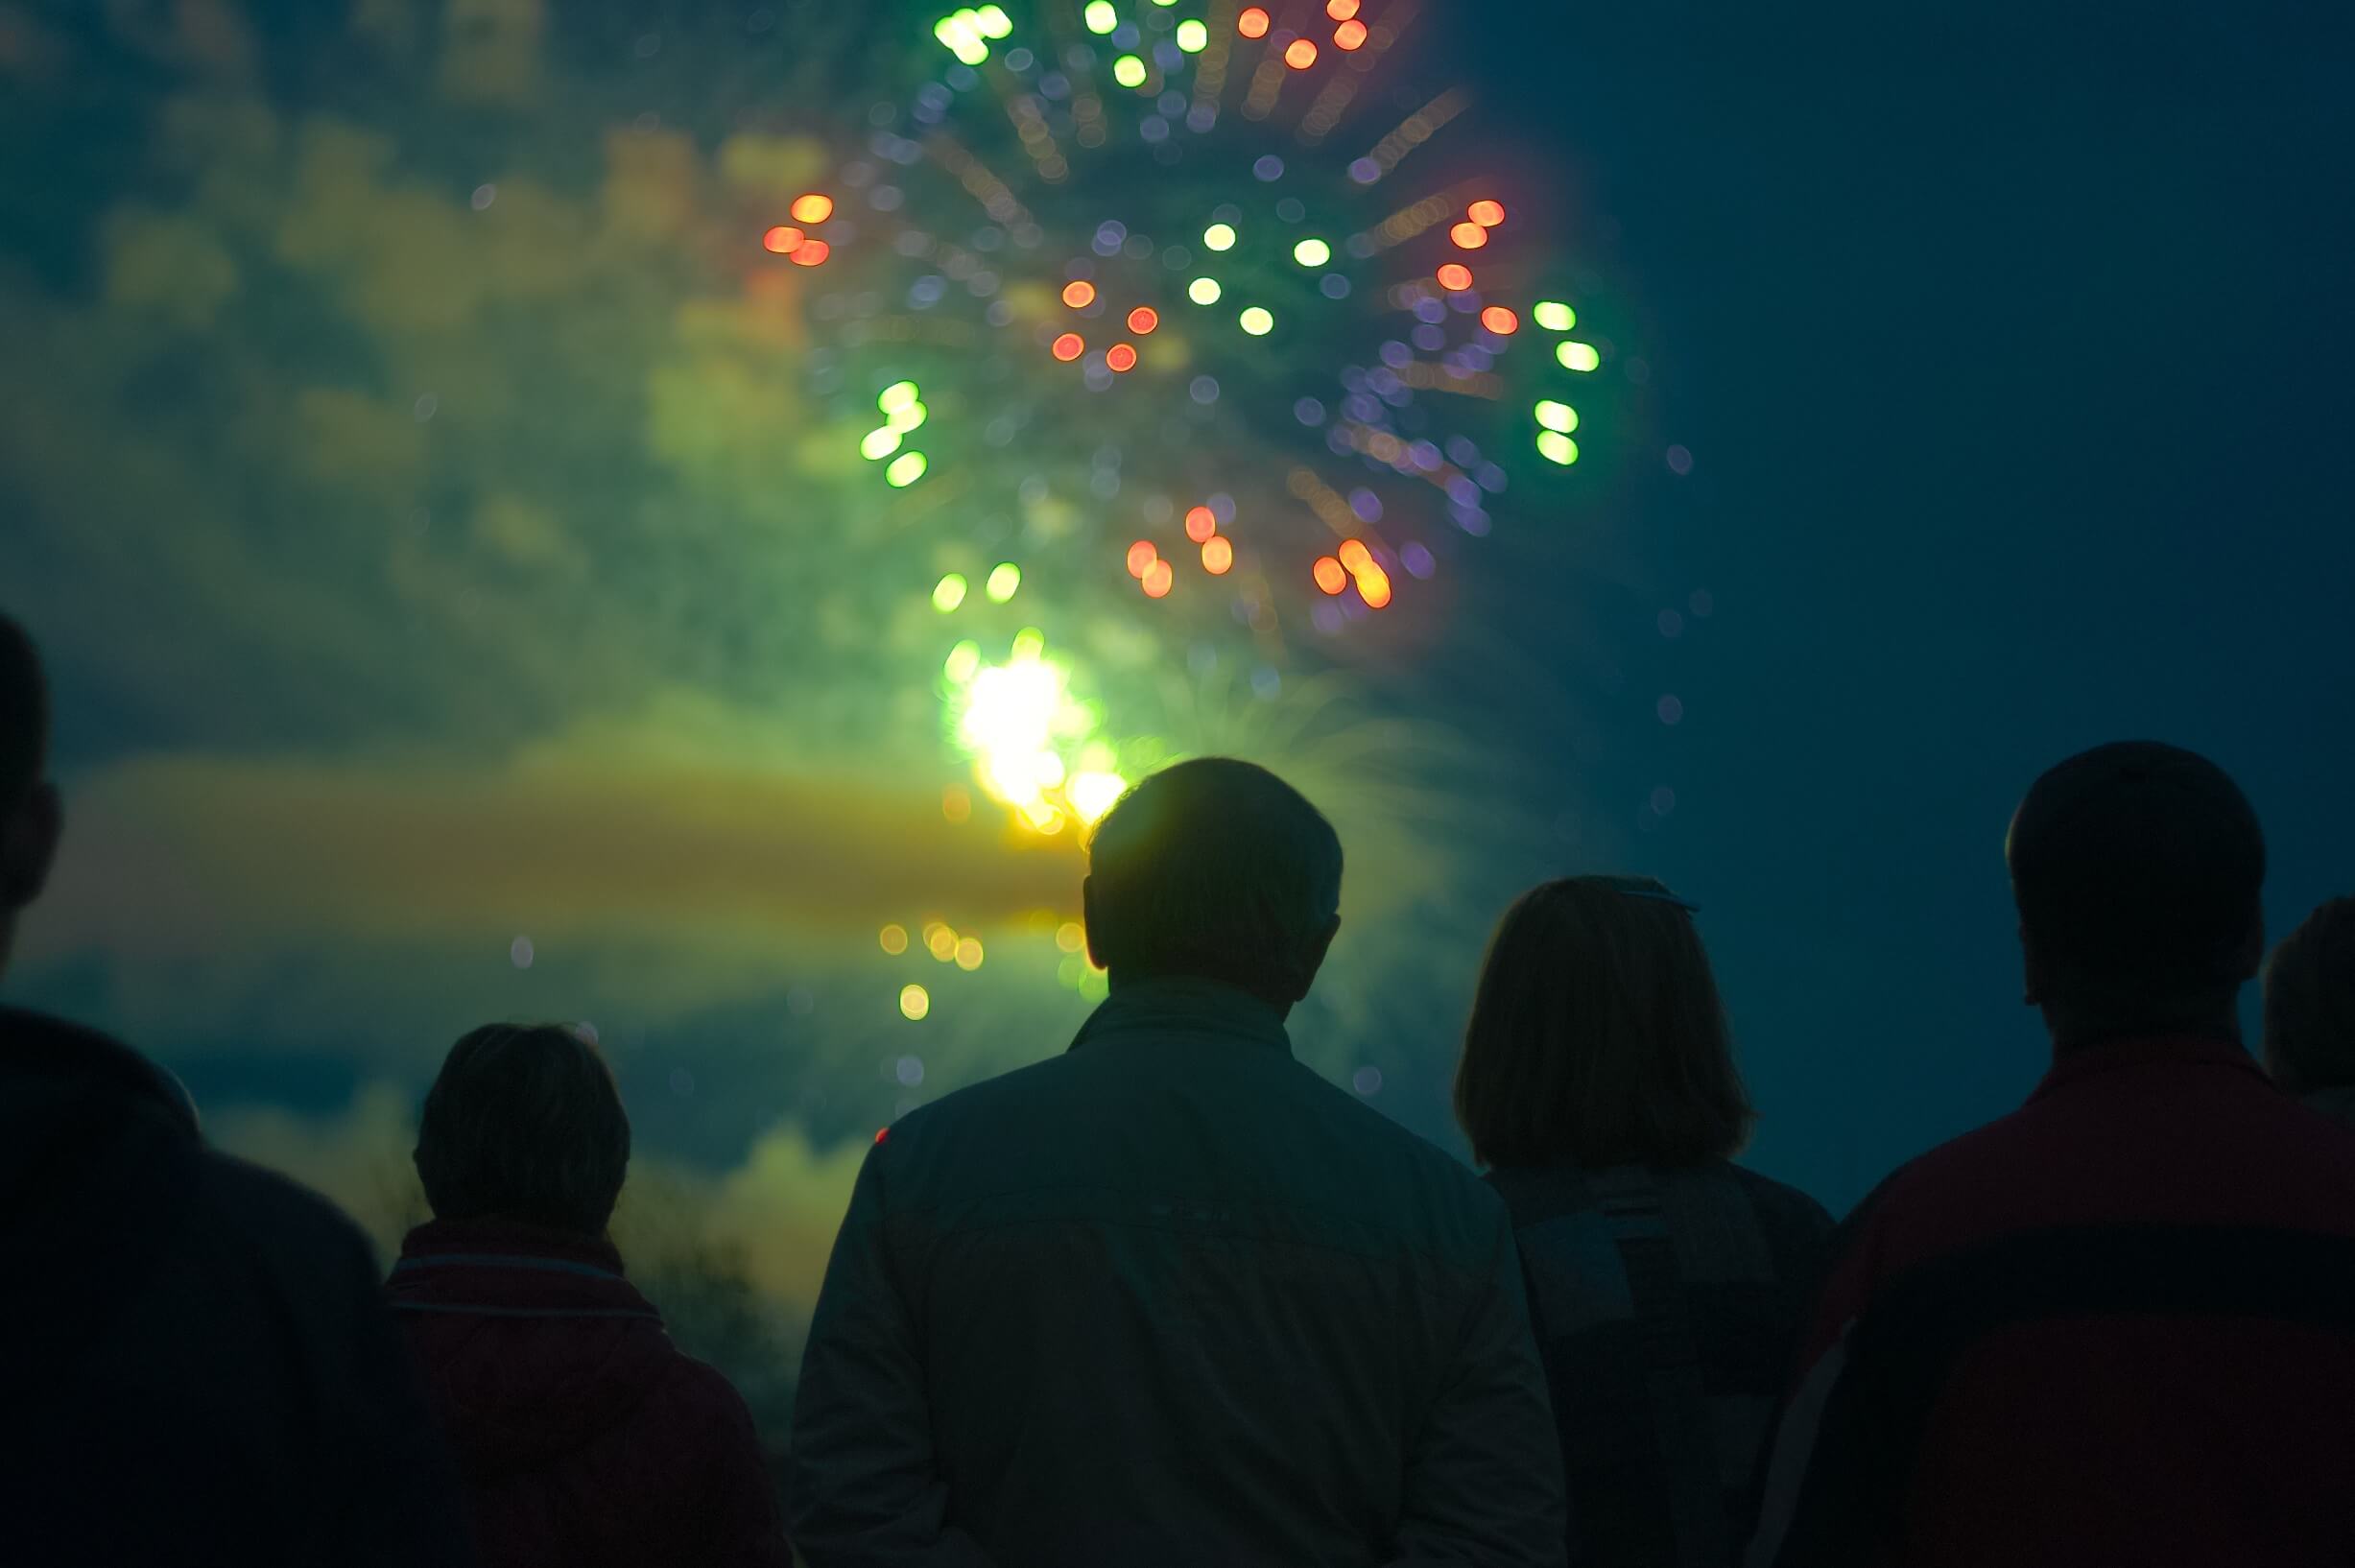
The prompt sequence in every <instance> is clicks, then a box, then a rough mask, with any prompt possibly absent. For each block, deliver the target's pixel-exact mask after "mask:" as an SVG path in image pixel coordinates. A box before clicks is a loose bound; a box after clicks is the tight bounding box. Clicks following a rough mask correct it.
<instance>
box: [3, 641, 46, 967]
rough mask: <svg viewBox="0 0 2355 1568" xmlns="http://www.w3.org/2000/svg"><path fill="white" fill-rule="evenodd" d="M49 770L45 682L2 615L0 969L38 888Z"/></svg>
mask: <svg viewBox="0 0 2355 1568" xmlns="http://www.w3.org/2000/svg"><path fill="white" fill-rule="evenodd" d="M48 770H49V686H48V682H47V681H46V680H45V679H43V677H42V676H41V659H40V653H39V652H38V651H37V650H36V649H35V647H34V646H33V639H32V637H31V636H29V635H28V634H27V633H26V631H25V629H24V628H23V627H21V626H19V625H17V623H16V622H15V621H14V620H12V619H11V618H10V617H8V616H6V615H0V969H5V968H6V967H7V966H8V959H9V949H10V948H11V946H12V945H13V941H14V938H15V934H16V914H17V912H18V911H19V910H21V909H23V908H24V907H25V906H26V905H27V904H30V903H32V902H33V901H34V900H35V899H36V898H38V897H39V896H40V892H41V888H42V885H43V884H44V883H46V882H47V881H48V878H49V865H50V862H51V860H52V859H53V858H55V856H56V854H57V848H58V833H59V821H60V813H59V805H58V792H57V789H56V787H55V786H54V785H52V784H50V783H49V782H48V779H47V776H46V775H47V773H48Z"/></svg>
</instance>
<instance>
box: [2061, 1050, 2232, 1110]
mask: <svg viewBox="0 0 2355 1568" xmlns="http://www.w3.org/2000/svg"><path fill="white" fill-rule="evenodd" d="M2153 1067H2217V1068H2223V1069H2224V1070H2226V1071H2230V1072H2241V1073H2247V1074H2248V1075H2249V1076H2251V1077H2253V1078H2262V1077H2263V1076H2264V1075H2263V1074H2262V1073H2260V1072H2259V1071H2258V1070H2257V1064H2256V1063H2255V1062H2254V1061H2252V1060H2250V1059H2249V1056H2248V1051H2247V1050H2245V1049H2244V1048H2243V1047H2242V1046H2241V1044H2240V1042H2239V1041H2237V1040H2225V1039H2217V1038H2214V1037H2212V1036H2202V1035H2197V1034H2162V1035H2150V1036H2129V1037H2126V1038H2122V1039H2114V1040H2104V1041H2102V1042H2100V1043H2099V1044H2096V1045H2084V1046H2079V1047H2078V1048H2077V1049H2075V1050H2073V1051H2066V1052H2062V1053H2061V1054H2060V1055H2058V1056H2057V1057H2054V1058H2053V1066H2052V1070H2051V1071H2049V1072H2047V1073H2046V1074H2045V1075H2044V1081H2043V1082H2041V1083H2039V1084H2037V1085H2036V1092H2035V1093H2034V1094H2032V1095H2030V1096H2029V1097H2028V1099H2029V1103H2030V1104H2031V1105H2034V1103H2035V1102H2036V1101H2039V1100H2042V1099H2043V1098H2044V1097H2045V1096H2047V1095H2050V1094H2057V1093H2058V1092H2059V1091H2061V1090H2063V1089H2066V1088H2070V1087H2072V1086H2074V1085H2076V1084H2079V1083H2082V1082H2085V1081H2088V1080H2091V1079H2096V1078H2101V1077H2104V1076H2105V1075H2107V1074H2111V1073H2124V1072H2136V1071H2140V1070H2143V1069H2147V1068H2153Z"/></svg>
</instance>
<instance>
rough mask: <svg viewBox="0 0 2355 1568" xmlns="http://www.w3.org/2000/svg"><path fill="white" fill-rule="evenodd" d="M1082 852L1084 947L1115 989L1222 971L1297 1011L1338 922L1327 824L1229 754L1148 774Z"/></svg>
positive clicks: (1335, 863) (1217, 975) (1288, 790)
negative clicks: (1084, 860) (1084, 872)
mask: <svg viewBox="0 0 2355 1568" xmlns="http://www.w3.org/2000/svg"><path fill="white" fill-rule="evenodd" d="M1087 855H1088V877H1087V883H1086V887H1085V889H1084V890H1083V892H1084V897H1085V902H1086V909H1087V950H1088V952H1089V953H1090V954H1091V955H1092V956H1093V957H1094V959H1095V961H1096V962H1097V963H1098V964H1100V965H1101V966H1103V967H1104V968H1106V969H1107V970H1109V971H1110V972H1111V981H1112V985H1113V986H1115V987H1118V986H1123V985H1126V984H1128V983H1130V982H1132V981H1138V980H1153V979H1173V978H1185V979H1195V980H1215V981H1222V982H1224V983H1225V984H1226V985H1229V986H1239V987H1241V988H1242V989H1244V990H1247V991H1249V992H1250V993H1251V994H1252V995H1254V996H1257V997H1260V998H1261V999H1263V1000H1265V1001H1267V1002H1269V1003H1272V1004H1273V1005H1274V1006H1276V1007H1278V1008H1289V1007H1291V1006H1292V1004H1293V1003H1295V1002H1297V1001H1298V1000H1299V999H1300V998H1302V997H1303V996H1306V995H1307V994H1308V987H1309V986H1310V984H1311V983H1312V982H1313V981H1314V980H1315V979H1316V977H1317V970H1318V968H1319V966H1320V965H1321V964H1322V963H1323V962H1324V955H1325V950H1326V948H1328V947H1329V946H1330V945H1331V944H1332V941H1333V934H1334V932H1335V931H1337V930H1339V929H1340V927H1341V915H1340V913H1339V912H1340V908H1341V840H1340V838H1339V837H1338V836H1337V835H1336V834H1335V833H1334V832H1333V824H1332V823H1330V822H1328V821H1326V820H1324V818H1323V817H1322V816H1321V815H1320V814H1319V813H1318V811H1317V808H1316V807H1314V806H1312V805H1310V804H1309V803H1308V802H1307V800H1305V799H1303V798H1302V797H1301V796H1300V793H1299V792H1298V791H1297V790H1295V789H1294V788H1293V787H1292V786H1291V785H1289V784H1287V783H1285V782H1284V781H1283V780H1282V779H1280V778H1278V777H1276V776H1275V775H1274V774H1273V773H1272V772H1268V771H1267V770H1266V769H1265V768H1261V767H1257V766H1255V765H1253V764H1251V763H1248V762H1238V761H1235V760H1234V759H1233V758H1231V757H1204V758H1201V759H1200V760H1198V761H1194V762H1181V763H1178V764H1177V765H1176V766H1175V767H1172V768H1166V769H1163V770H1162V771H1161V772H1157V773H1154V775H1152V776H1151V777H1150V778H1147V779H1146V780H1145V781H1144V782H1143V783H1141V784H1139V785H1137V786H1136V788H1134V789H1132V790H1130V792H1129V793H1128V794H1127V795H1126V796H1122V797H1121V800H1120V803H1119V804H1118V805H1115V806H1114V807H1113V808H1112V810H1111V812H1110V814H1109V815H1108V816H1106V818H1105V819H1104V820H1103V821H1102V822H1100V823H1098V824H1097V827H1096V832H1095V837H1094V838H1093V839H1092V840H1090V841H1089V843H1088V851H1087Z"/></svg>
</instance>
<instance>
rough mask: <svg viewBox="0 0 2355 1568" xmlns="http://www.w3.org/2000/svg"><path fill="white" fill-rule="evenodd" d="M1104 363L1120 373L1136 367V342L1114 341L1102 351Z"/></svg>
mask: <svg viewBox="0 0 2355 1568" xmlns="http://www.w3.org/2000/svg"><path fill="white" fill-rule="evenodd" d="M1104 363H1105V365H1106V367H1107V368H1110V369H1112V370H1114V371H1117V372H1118V373H1120V374H1122V375H1126V374H1128V373H1129V372H1130V370H1133V369H1135V368H1136V344H1132V343H1116V344H1113V345H1112V346H1111V347H1109V348H1107V349H1106V350H1105V351H1104Z"/></svg>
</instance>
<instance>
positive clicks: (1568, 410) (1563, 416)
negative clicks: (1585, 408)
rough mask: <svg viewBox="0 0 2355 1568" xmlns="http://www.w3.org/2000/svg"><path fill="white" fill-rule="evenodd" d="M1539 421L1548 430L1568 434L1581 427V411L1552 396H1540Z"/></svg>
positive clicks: (1538, 404) (1538, 403)
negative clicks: (1557, 400) (1559, 401)
mask: <svg viewBox="0 0 2355 1568" xmlns="http://www.w3.org/2000/svg"><path fill="white" fill-rule="evenodd" d="M1537 422H1538V423H1539V424H1541V425H1543V426H1545V427H1546V429H1548V430H1558V431H1560V432H1561V433H1562V434H1563V435H1565V436H1567V435H1568V434H1570V432H1572V431H1573V430H1576V429H1577V428H1578V427H1579V411H1578V410H1576V409H1574V408H1572V407H1571V406H1570V405H1569V404H1567V403H1558V402H1556V401H1555V400H1554V399H1553V398H1551V397H1545V398H1540V399H1538V402H1537Z"/></svg>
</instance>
